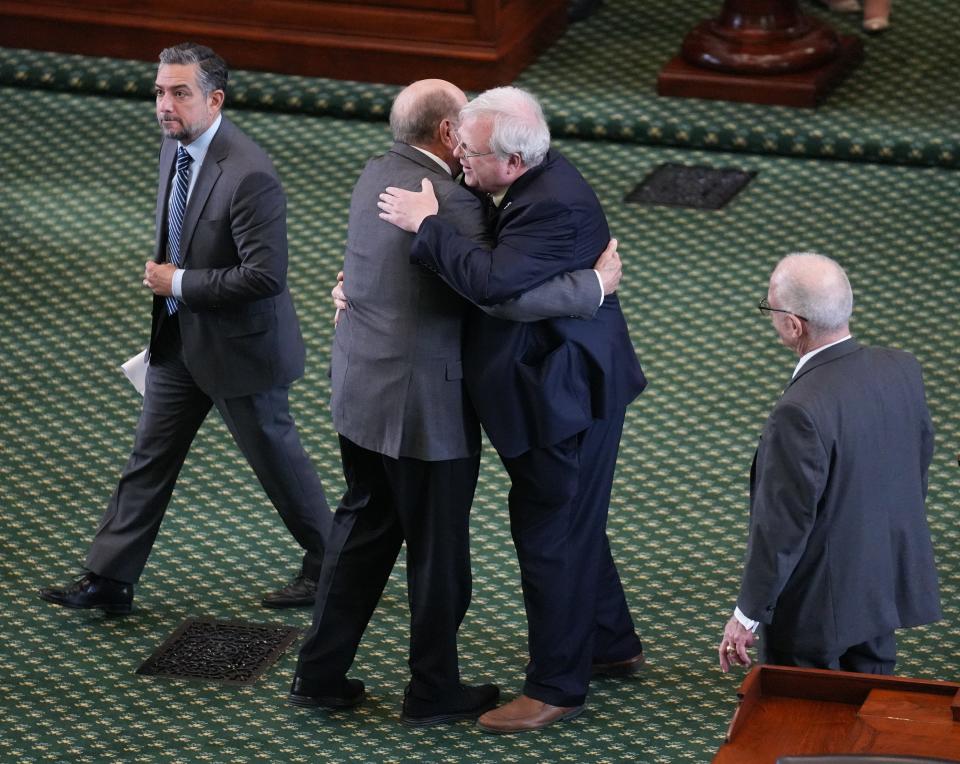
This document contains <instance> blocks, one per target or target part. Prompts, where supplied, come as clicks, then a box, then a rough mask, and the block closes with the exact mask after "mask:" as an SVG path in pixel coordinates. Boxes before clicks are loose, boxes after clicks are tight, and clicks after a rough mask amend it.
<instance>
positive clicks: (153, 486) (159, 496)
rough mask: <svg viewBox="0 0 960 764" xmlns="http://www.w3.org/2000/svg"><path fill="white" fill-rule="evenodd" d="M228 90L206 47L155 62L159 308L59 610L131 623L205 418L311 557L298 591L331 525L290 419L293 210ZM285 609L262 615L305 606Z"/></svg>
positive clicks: (155, 282) (150, 270)
mask: <svg viewBox="0 0 960 764" xmlns="http://www.w3.org/2000/svg"><path fill="white" fill-rule="evenodd" d="M226 85H227V66H226V63H225V62H224V61H223V59H222V58H220V57H219V56H218V55H216V53H214V52H213V51H212V50H210V49H209V48H207V47H204V46H202V45H195V44H193V43H183V44H181V45H177V46H175V47H172V48H167V49H166V50H164V51H163V52H162V53H161V54H160V66H159V69H158V71H157V79H156V101H157V119H158V121H159V123H160V127H161V128H162V131H163V134H164V140H163V143H162V145H161V147H160V181H159V187H158V191H157V210H156V225H157V228H156V248H155V252H154V258H153V260H152V261H150V262H147V263H146V266H145V269H144V275H143V285H144V286H145V287H147V288H148V289H150V290H151V291H152V292H153V295H154V298H153V324H152V330H151V335H150V346H149V359H150V367H149V369H148V372H147V380H146V391H145V394H144V398H143V410H142V412H141V414H140V421H139V422H138V424H137V431H136V436H135V442H134V448H133V453H132V454H131V455H130V459H129V461H128V462H127V466H126V468H125V469H124V471H123V474H122V476H121V478H120V482H119V485H118V486H117V489H116V490H115V491H114V494H113V496H112V498H111V499H110V502H109V504H108V505H107V509H106V512H105V513H104V515H103V519H102V521H101V523H100V527H99V529H98V530H97V534H96V536H95V537H94V540H93V543H92V544H91V546H90V550H89V552H88V554H87V560H86V563H85V567H86V568H87V570H88V571H89V572H88V573H87V574H86V575H84V576H83V577H82V578H81V579H80V580H78V581H76V582H74V583H73V584H72V585H70V586H68V587H66V588H64V589H56V588H49V589H44V590H42V591H41V593H40V594H41V596H42V597H43V598H44V599H46V600H48V601H50V602H54V603H56V604H59V605H64V606H67V607H73V608H99V609H101V610H105V611H107V612H111V613H129V612H130V610H131V606H132V602H133V585H134V583H136V581H137V580H138V579H139V578H140V574H141V573H142V572H143V568H144V565H145V564H146V561H147V557H148V555H149V554H150V550H151V548H152V547H153V542H154V539H155V538H156V536H157V532H158V531H159V529H160V522H161V520H162V519H163V515H164V512H165V511H166V508H167V504H168V503H169V501H170V496H171V494H172V492H173V487H174V483H175V482H176V479H177V476H178V474H179V473H180V468H181V467H182V466H183V462H184V459H185V458H186V455H187V451H188V450H189V448H190V444H191V443H192V442H193V439H194V436H195V435H196V433H197V430H198V429H199V428H200V425H201V423H202V422H203V420H204V419H205V418H206V416H207V413H208V412H209V411H210V409H211V407H212V406H216V407H217V409H218V411H219V412H220V414H221V416H222V417H223V420H224V422H225V423H226V425H227V428H228V429H229V430H230V434H231V435H233V438H234V440H235V441H236V442H237V445H238V446H239V447H240V450H241V451H242V452H243V454H244V456H245V457H246V458H247V461H248V462H249V463H250V466H251V467H253V469H254V472H256V474H257V477H258V478H259V480H260V482H261V484H262V485H263V487H264V489H265V490H266V492H267V495H268V496H269V497H270V500H271V501H272V502H273V504H274V506H275V507H276V508H277V511H278V512H279V513H280V516H281V518H282V519H283V522H284V523H285V524H286V526H287V528H288V529H289V530H290V532H291V533H292V534H293V536H294V538H295V539H296V540H297V542H298V543H299V544H300V546H301V547H303V549H304V550H306V554H305V556H304V562H303V568H302V571H301V573H302V577H312V578H313V579H315V578H316V577H317V576H318V574H319V569H320V565H321V563H322V560H323V551H324V542H325V537H326V535H327V533H328V531H329V528H330V526H331V523H332V514H331V513H330V509H329V507H328V506H327V502H326V500H325V498H324V495H323V488H322V486H321V485H320V479H319V478H318V477H317V474H316V472H315V471H314V468H313V466H312V465H311V463H310V459H309V457H308V456H307V454H306V453H305V452H304V450H303V447H302V446H301V444H300V438H299V436H298V434H297V429H296V426H295V424H294V422H293V418H292V417H291V416H290V411H289V407H288V404H287V390H288V388H289V386H290V384H291V383H293V382H294V380H296V379H298V378H299V377H300V376H302V375H303V371H304V345H303V339H302V338H301V336H300V326H299V324H298V322H297V315H296V313H295V311H294V307H293V300H292V299H291V297H290V292H289V290H288V289H287V223H286V199H285V197H284V193H283V188H282V187H281V185H280V179H279V178H278V177H277V173H276V171H275V170H274V168H273V165H272V163H271V162H270V159H269V158H268V157H267V155H266V154H265V153H264V152H263V150H262V149H261V148H260V147H259V146H257V145H256V144H255V143H254V142H253V141H252V140H250V139H249V138H248V137H247V136H246V135H244V134H243V133H242V132H241V131H240V130H239V129H238V128H237V127H236V126H235V125H234V124H233V123H232V122H231V121H230V120H228V119H227V118H226V117H224V116H223V115H222V114H221V108H222V106H223V101H224V92H225V89H226ZM279 594H280V595H284V596H285V592H284V590H281V591H280V592H279ZM312 594H313V593H312V591H311V592H309V598H310V600H312ZM284 596H281V597H280V601H279V602H277V601H267V602H265V604H268V605H270V604H272V605H275V606H276V605H278V604H296V603H295V602H290V601H288V600H289V597H286V600H284ZM274 599H276V598H274Z"/></svg>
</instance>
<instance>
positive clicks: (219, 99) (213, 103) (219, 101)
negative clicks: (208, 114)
mask: <svg viewBox="0 0 960 764" xmlns="http://www.w3.org/2000/svg"><path fill="white" fill-rule="evenodd" d="M224 98H225V96H224V93H223V91H222V90H214V91H213V92H212V93H211V94H210V108H211V109H213V110H214V111H220V108H221V107H222V106H223V99H224Z"/></svg>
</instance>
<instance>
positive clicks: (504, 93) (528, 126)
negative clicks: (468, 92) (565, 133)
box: [460, 87, 550, 167]
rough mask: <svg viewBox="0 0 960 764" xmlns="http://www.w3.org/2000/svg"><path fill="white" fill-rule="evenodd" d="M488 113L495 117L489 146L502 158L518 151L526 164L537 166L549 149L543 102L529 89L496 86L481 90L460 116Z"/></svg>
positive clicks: (492, 117)
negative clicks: (541, 104) (541, 103)
mask: <svg viewBox="0 0 960 764" xmlns="http://www.w3.org/2000/svg"><path fill="white" fill-rule="evenodd" d="M480 117H489V118H491V119H492V120H493V132H492V133H491V134H490V150H491V151H492V152H494V153H495V154H496V155H497V156H498V157H499V158H500V159H506V158H507V157H508V156H510V155H511V154H519V155H520V158H521V159H522V160H523V163H524V164H525V165H526V166H527V167H536V166H537V165H538V164H540V163H541V162H542V161H543V158H544V157H545V156H546V155H547V151H548V150H549V149H550V128H549V127H547V120H546V119H544V116H543V109H542V108H541V107H540V102H539V101H537V99H536V98H534V96H533V95H532V94H530V93H528V92H527V91H526V90H521V89H520V88H515V87H502V88H493V89H492V90H487V91H486V92H484V93H481V94H480V95H478V96H477V97H476V98H474V99H473V100H472V101H470V103H468V104H467V105H466V106H464V107H463V108H462V109H461V110H460V120H461V121H464V120H466V119H477V118H480Z"/></svg>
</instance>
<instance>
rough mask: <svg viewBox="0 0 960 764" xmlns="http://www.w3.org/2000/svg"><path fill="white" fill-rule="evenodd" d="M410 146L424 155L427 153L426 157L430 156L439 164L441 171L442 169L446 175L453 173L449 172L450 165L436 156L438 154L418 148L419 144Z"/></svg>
mask: <svg viewBox="0 0 960 764" xmlns="http://www.w3.org/2000/svg"><path fill="white" fill-rule="evenodd" d="M411 148H414V149H416V150H417V151H419V152H420V153H421V154H426V155H427V156H428V157H430V158H431V159H432V160H433V161H434V162H436V163H437V164H438V165H440V166H441V167H442V168H443V171H444V172H445V173H446V174H447V175H453V173H452V172H450V165H448V164H447V163H446V162H444V161H443V160H442V159H441V158H440V157H438V156H437V155H436V154H434V153H433V152H431V151H427V150H426V149H422V148H420V147H419V146H411Z"/></svg>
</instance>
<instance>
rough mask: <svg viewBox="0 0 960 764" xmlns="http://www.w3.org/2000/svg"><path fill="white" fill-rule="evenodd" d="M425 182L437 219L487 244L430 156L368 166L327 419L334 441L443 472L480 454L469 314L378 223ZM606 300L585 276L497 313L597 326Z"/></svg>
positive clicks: (394, 154)
mask: <svg viewBox="0 0 960 764" xmlns="http://www.w3.org/2000/svg"><path fill="white" fill-rule="evenodd" d="M425 177H427V178H429V179H430V180H431V182H432V183H433V186H434V189H435V191H436V194H437V198H438V200H439V203H440V211H439V214H440V215H441V216H443V217H444V218H445V219H447V220H449V221H450V222H451V223H452V224H453V225H455V226H456V227H457V229H458V231H460V232H461V233H462V234H463V235H465V236H469V237H471V238H474V239H476V240H477V241H486V237H487V231H486V224H485V220H484V215H483V212H482V206H481V203H480V201H479V200H478V199H477V198H476V197H475V196H474V195H473V194H472V193H471V192H470V191H468V190H467V189H465V188H463V187H462V186H460V185H458V184H457V183H456V182H455V181H454V180H453V179H452V178H451V177H450V175H449V173H446V172H444V171H443V170H442V169H441V168H440V166H439V165H437V163H436V162H434V161H433V160H432V159H430V158H429V157H427V156H426V155H424V154H423V153H422V152H420V151H418V150H416V149H414V148H412V147H410V146H407V145H405V144H402V143H396V144H394V146H393V147H392V148H391V149H390V151H388V152H387V153H386V154H384V155H383V156H378V157H375V158H374V159H372V160H370V162H369V163H368V164H367V166H366V168H365V169H364V171H363V173H362V174H361V176H360V178H359V180H358V181H357V184H356V186H355V187H354V190H353V196H352V199H351V203H350V220H349V225H348V231H347V246H346V251H345V253H344V263H343V272H344V283H345V285H346V291H347V294H348V296H349V300H350V310H348V311H346V312H345V313H344V314H343V315H342V316H341V319H340V323H339V325H338V326H337V329H336V333H335V335H334V340H333V349H332V352H331V364H330V371H331V410H332V413H333V424H334V427H335V428H336V430H337V432H339V433H340V434H341V435H343V436H345V437H346V438H348V439H349V440H351V441H353V442H354V443H356V444H358V445H360V446H362V447H363V448H366V449H368V450H371V451H375V452H377V453H381V454H386V455H387V456H390V457H393V458H398V457H401V456H402V457H409V458H414V459H422V460H426V461H439V460H446V459H461V458H464V457H467V456H469V455H471V454H473V453H476V452H477V450H478V449H479V447H480V429H479V425H478V423H477V418H476V415H475V414H474V411H473V408H472V406H471V405H470V403H469V401H468V400H467V397H466V391H465V388H464V384H463V366H462V363H461V358H460V347H461V343H462V340H463V331H464V319H465V316H466V311H468V310H473V308H471V306H470V305H469V303H467V302H466V301H465V300H463V299H462V298H461V297H459V296H458V295H457V294H456V293H455V292H454V291H452V290H451V289H450V288H449V287H447V286H446V285H445V284H444V283H443V282H442V281H441V280H440V279H439V278H438V277H437V276H436V275H434V274H432V273H430V272H429V271H427V270H425V269H424V268H420V267H418V266H416V265H411V264H410V244H411V241H412V239H413V235H412V234H410V233H407V232H405V231H402V230H401V229H399V228H397V227H396V226H393V225H391V224H390V223H386V222H384V221H382V220H380V218H379V209H378V208H377V200H378V197H379V195H380V193H382V192H383V190H384V189H385V188H386V187H387V186H399V187H402V188H407V189H412V190H416V189H419V188H420V182H421V180H422V179H423V178H425ZM597 254H599V253H597ZM601 297H602V295H601V289H600V285H599V282H598V280H597V278H596V275H595V274H594V273H593V272H592V271H590V270H587V271H579V272H576V273H573V274H568V275H565V276H563V277H560V278H558V279H557V280H555V281H553V282H551V283H548V284H546V285H544V286H543V287H541V288H539V289H538V290H534V291H532V292H528V293H527V294H525V295H523V296H522V297H521V298H519V299H517V300H513V301H511V302H510V303H508V304H504V305H500V306H494V307H493V308H491V309H490V310H491V311H492V312H493V313H495V314H496V315H498V316H500V317H502V318H508V319H510V320H515V321H530V320H537V319H541V318H545V317H547V316H552V315H575V316H578V317H582V318H589V317H591V316H592V315H593V314H594V313H595V312H596V310H597V308H598V306H599V304H600V300H601Z"/></svg>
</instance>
